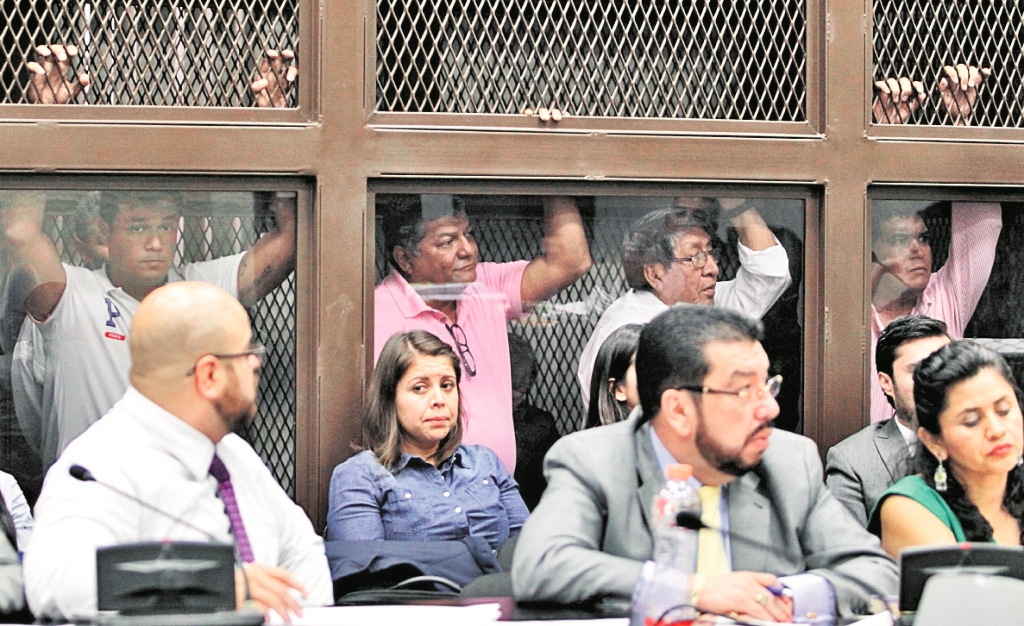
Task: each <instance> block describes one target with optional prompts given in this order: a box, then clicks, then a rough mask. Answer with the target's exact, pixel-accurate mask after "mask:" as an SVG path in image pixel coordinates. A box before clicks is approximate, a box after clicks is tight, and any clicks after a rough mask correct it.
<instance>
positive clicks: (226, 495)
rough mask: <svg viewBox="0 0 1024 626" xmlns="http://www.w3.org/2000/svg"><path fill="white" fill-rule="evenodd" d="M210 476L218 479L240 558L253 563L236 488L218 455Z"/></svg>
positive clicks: (214, 456)
mask: <svg viewBox="0 0 1024 626" xmlns="http://www.w3.org/2000/svg"><path fill="white" fill-rule="evenodd" d="M210 474H211V475H212V476H213V477H214V478H216V479H217V486H218V487H219V488H220V499H221V500H223V501H224V511H225V512H226V513H227V514H228V519H229V520H231V533H232V534H233V535H234V536H235V544H236V545H237V546H238V558H240V559H242V562H243V563H252V561H253V559H252V546H250V545H249V535H247V534H245V524H243V523H242V514H241V513H239V512H238V501H237V500H235V488H234V487H232V486H231V474H229V473H228V468H227V467H225V466H224V461H221V460H220V457H219V456H217V455H216V454H214V455H213V461H211V462H210Z"/></svg>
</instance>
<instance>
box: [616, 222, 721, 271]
mask: <svg viewBox="0 0 1024 626" xmlns="http://www.w3.org/2000/svg"><path fill="white" fill-rule="evenodd" d="M691 230H701V231H703V232H705V233H707V235H708V236H709V237H713V236H714V233H715V231H714V230H713V228H712V225H711V219H710V218H709V217H708V214H707V213H706V212H700V211H691V210H689V209H684V208H671V209H655V210H654V211H651V212H650V213H647V214H646V215H644V216H643V217H641V218H640V219H638V220H637V221H636V222H634V223H633V226H632V227H631V228H630V229H629V232H627V233H626V236H625V237H623V239H622V265H623V269H625V272H626V282H627V283H629V286H630V287H631V288H632V289H636V290H647V291H650V290H651V285H650V284H649V283H648V282H647V277H646V276H644V266H647V265H651V264H653V263H661V264H662V265H664V266H665V267H668V266H670V265H672V263H673V260H674V259H675V256H676V252H675V247H676V240H677V239H679V237H680V236H682V235H683V234H685V233H687V232H689V231H691Z"/></svg>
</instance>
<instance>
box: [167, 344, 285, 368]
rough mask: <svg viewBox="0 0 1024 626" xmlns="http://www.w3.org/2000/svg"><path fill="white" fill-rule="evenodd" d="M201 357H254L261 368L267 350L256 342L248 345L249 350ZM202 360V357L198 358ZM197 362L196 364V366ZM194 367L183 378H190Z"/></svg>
mask: <svg viewBox="0 0 1024 626" xmlns="http://www.w3.org/2000/svg"><path fill="white" fill-rule="evenodd" d="M203 356H212V357H213V358H215V359H238V358H241V357H243V356H255V357H258V358H259V360H260V367H263V363H264V362H265V361H266V356H267V349H266V348H265V347H264V346H263V344H261V343H260V342H258V341H253V342H251V343H249V348H248V349H246V350H242V351H241V352H226V353H224V354H212V353H211V354H204V355H203ZM199 358H203V357H199ZM198 364H199V362H198V361H197V362H196V365H198ZM196 365H193V366H192V369H190V370H189V371H187V372H185V376H191V375H192V374H195V373H196Z"/></svg>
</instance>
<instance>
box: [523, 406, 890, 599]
mask: <svg viewBox="0 0 1024 626" xmlns="http://www.w3.org/2000/svg"><path fill="white" fill-rule="evenodd" d="M638 414H639V411H636V412H634V415H633V416H632V417H631V418H630V419H628V420H626V421H625V422H619V423H618V424H613V425H611V426H603V427H600V428H592V429H590V430H585V431H582V432H579V433H575V434H573V435H570V436H568V437H563V438H562V439H561V440H559V441H558V443H556V444H555V445H554V447H552V448H551V451H550V452H549V453H548V456H547V459H546V460H545V466H546V467H545V472H546V474H547V478H548V488H547V491H545V492H544V496H543V498H542V499H541V502H540V505H538V507H537V508H536V509H535V510H534V512H533V514H532V515H531V516H530V518H529V519H528V520H527V521H526V525H525V526H524V527H523V531H522V534H521V535H520V537H519V543H518V544H517V546H516V551H515V556H514V558H513V563H512V585H513V589H514V591H515V595H516V598H517V599H519V600H551V601H558V602H582V601H587V600H591V599H596V598H600V597H603V596H609V595H611V596H620V597H625V598H628V597H630V595H631V593H632V591H633V584H634V583H635V582H636V579H637V576H638V575H639V573H640V568H641V566H642V565H643V562H644V561H646V560H649V559H650V558H651V555H652V552H653V540H652V534H651V520H650V519H649V515H650V509H651V506H652V503H653V502H654V496H655V494H656V492H657V490H658V489H659V488H660V485H661V483H662V481H663V478H662V473H661V469H660V467H659V466H658V461H657V459H656V458H655V456H654V450H653V448H652V446H651V440H650V434H649V430H650V425H644V426H642V427H640V428H639V429H638V428H637V427H636V424H637V415H638ZM728 491H729V495H728V499H729V523H730V528H731V530H732V532H733V533H735V534H736V535H739V536H742V537H745V538H749V539H750V540H752V541H754V542H761V543H763V544H768V545H772V546H776V547H777V548H778V550H779V551H780V552H781V554H772V553H770V552H768V551H766V550H763V549H759V548H757V547H755V546H754V545H751V544H748V543H745V542H743V541H739V540H735V539H734V540H733V541H732V542H731V543H732V565H733V569H734V570H737V571H739V570H751V571H760V572H770V573H773V574H778V575H788V574H796V573H800V572H804V571H810V572H813V573H815V574H819V575H821V576H823V577H825V578H826V579H828V580H829V582H831V583H832V585H833V587H834V588H835V591H836V600H837V604H838V607H837V608H838V609H839V611H840V614H842V615H850V614H852V613H853V612H856V611H859V610H860V609H862V608H866V605H867V601H868V598H869V596H870V595H871V594H880V595H892V594H895V593H896V583H897V572H896V564H895V563H894V562H893V561H892V559H890V558H889V556H888V555H886V554H885V553H884V552H883V551H882V550H881V548H880V547H879V545H878V539H876V538H875V537H874V536H872V535H870V534H869V533H868V532H867V531H866V530H864V529H863V528H862V527H858V526H857V524H856V523H855V522H854V521H853V519H851V518H850V516H849V515H847V514H846V513H845V512H844V511H843V508H842V505H841V504H839V503H838V502H837V501H836V500H835V499H834V498H833V497H832V494H830V493H829V491H828V490H827V489H826V488H825V485H824V483H823V482H822V476H821V461H820V460H819V458H818V452H817V449H816V447H815V446H814V444H813V443H812V442H811V441H810V440H808V439H806V438H804V437H800V436H797V435H793V434H791V433H786V432H780V431H775V432H774V433H773V434H772V438H771V443H770V445H769V447H768V450H767V451H766V452H765V454H764V457H763V460H762V463H761V465H760V466H759V467H758V468H757V469H755V470H754V471H752V472H750V473H748V474H747V475H745V476H743V477H742V478H739V479H737V480H735V481H733V482H732V483H731V484H730V485H729V490H728Z"/></svg>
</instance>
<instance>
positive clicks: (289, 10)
mask: <svg viewBox="0 0 1024 626" xmlns="http://www.w3.org/2000/svg"><path fill="white" fill-rule="evenodd" d="M0 7H2V8H0V47H2V50H3V52H4V54H3V55H0V103H21V102H24V101H26V100H25V96H26V90H27V83H28V81H29V73H28V72H27V70H26V69H25V64H26V63H27V62H28V61H31V60H32V51H33V49H34V48H35V46H38V45H43V44H74V45H77V46H78V48H79V54H78V55H77V57H75V58H74V59H73V62H72V68H73V75H74V76H77V75H78V74H80V73H83V72H85V73H88V74H89V76H90V79H91V80H90V85H89V87H88V88H87V89H84V90H82V91H81V92H80V93H79V94H78V95H77V96H76V97H75V98H74V100H73V102H75V103H78V104H83V103H88V104H115V105H148V106H202V107H242V106H250V105H251V104H252V103H253V96H252V95H251V91H250V89H249V83H250V81H251V80H253V79H254V78H256V77H258V68H259V64H260V61H261V59H262V56H263V51H264V50H265V49H285V48H292V49H295V48H296V47H297V45H298V41H297V39H298V0H154V1H149V2H138V1H136V2H129V1H120V2H119V1H114V2H87V1H84V0H70V1H67V2H49V1H47V2H42V1H38V0H31V1H29V0H3V1H2V4H0ZM69 75H72V74H71V72H69ZM289 105H290V106H294V101H291V102H289Z"/></svg>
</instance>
